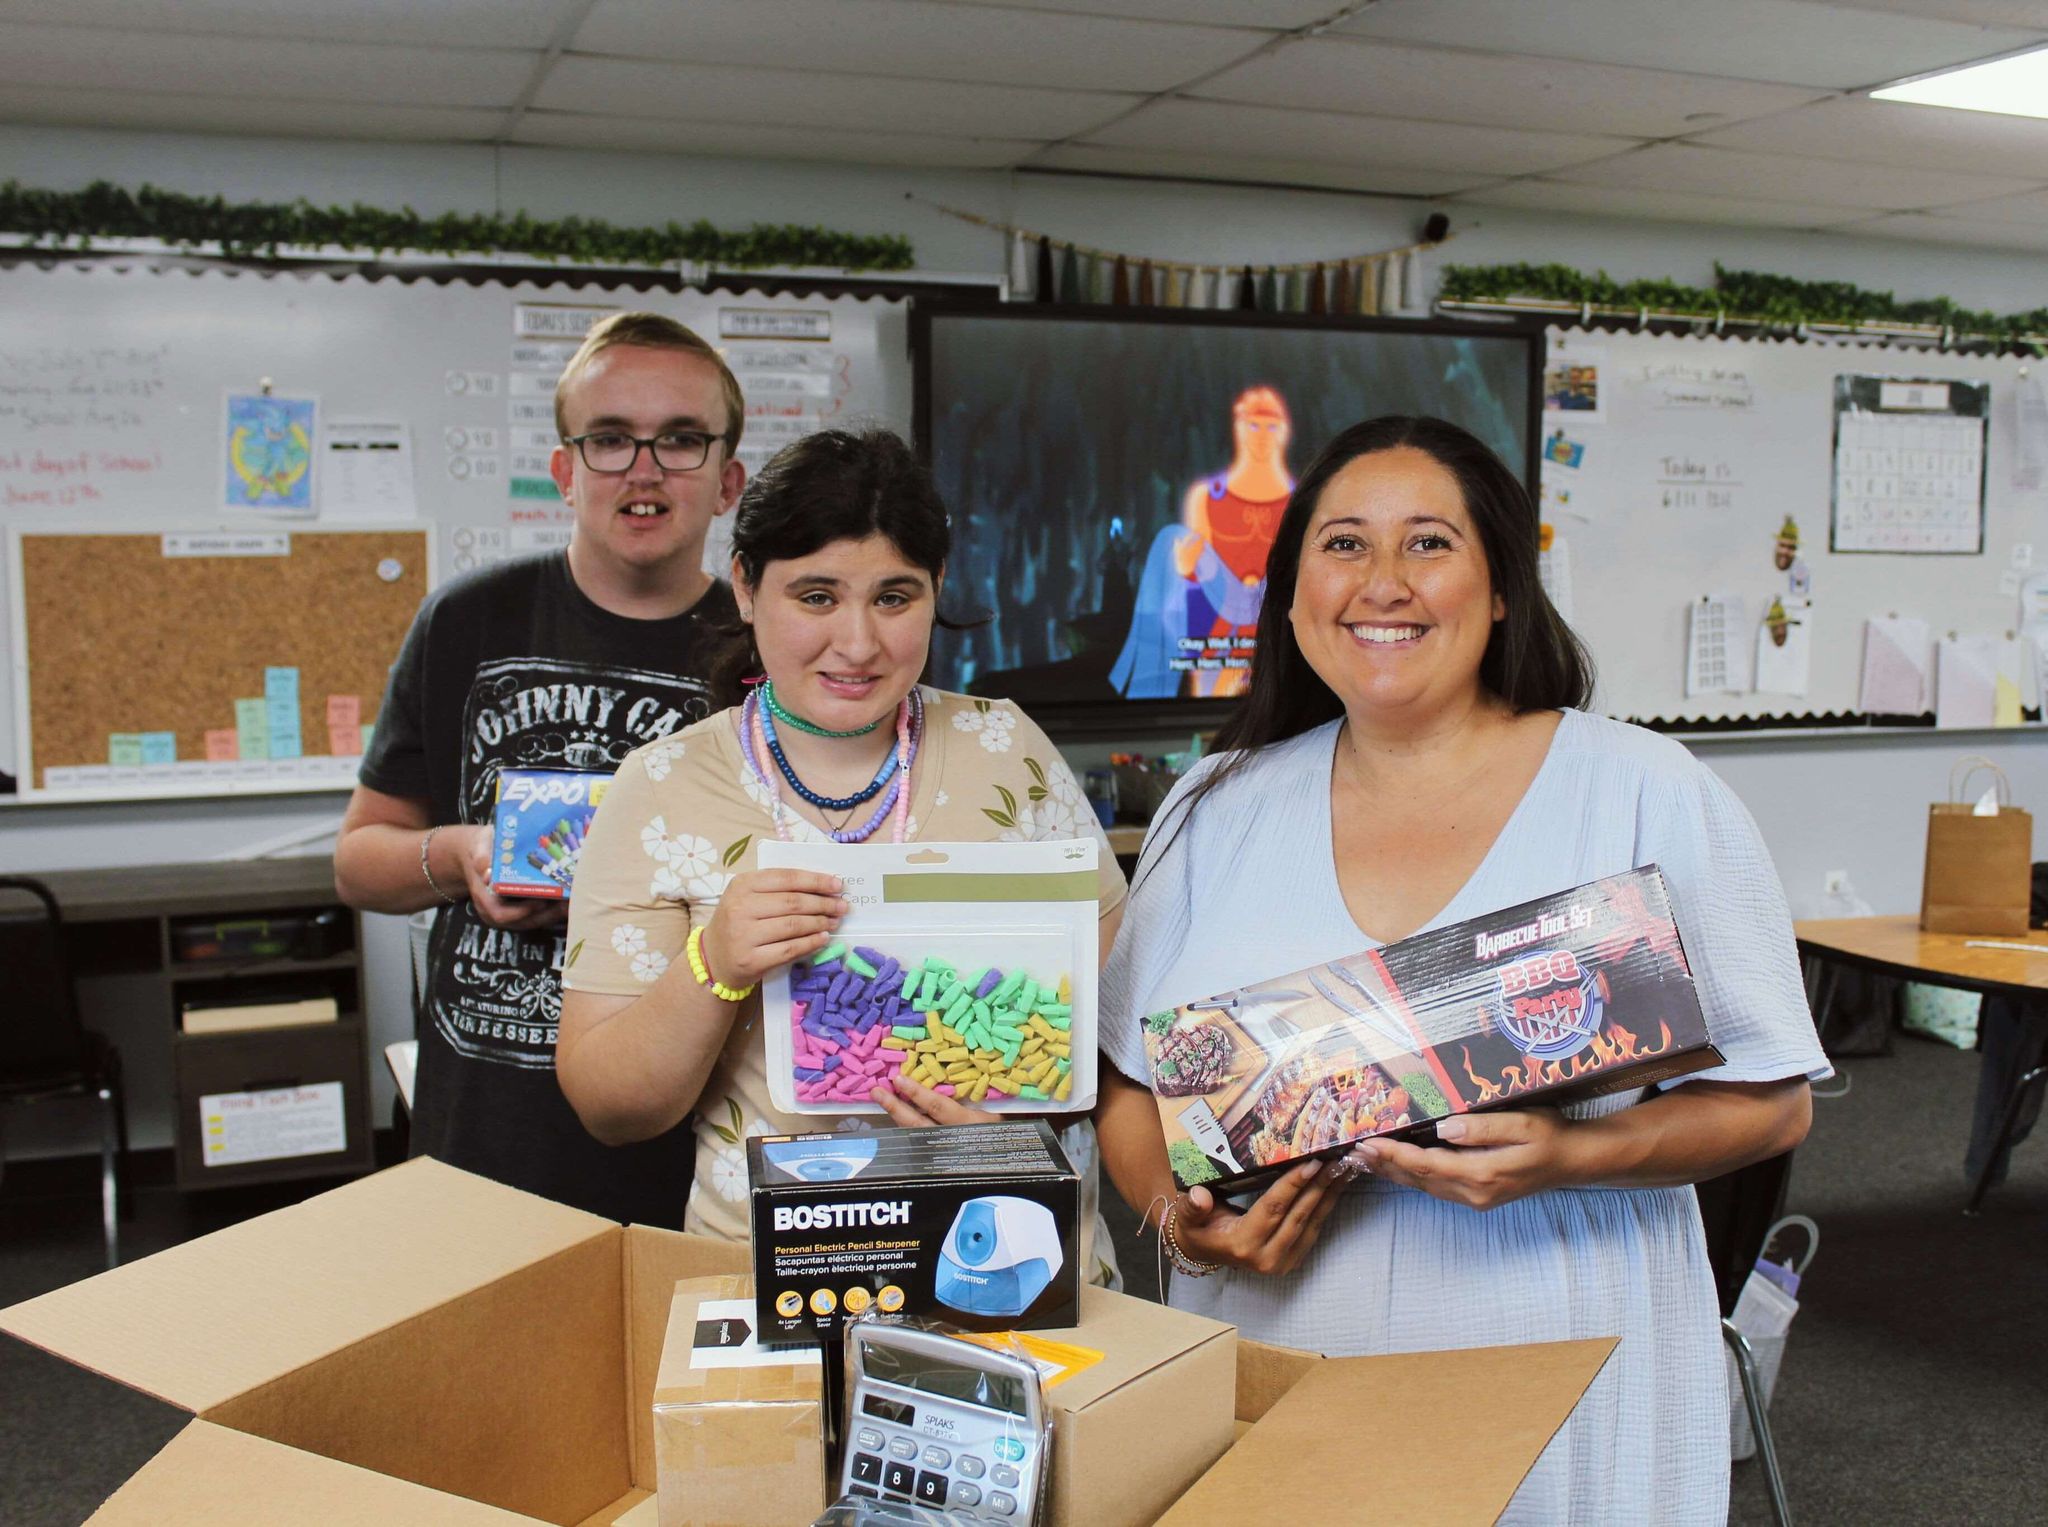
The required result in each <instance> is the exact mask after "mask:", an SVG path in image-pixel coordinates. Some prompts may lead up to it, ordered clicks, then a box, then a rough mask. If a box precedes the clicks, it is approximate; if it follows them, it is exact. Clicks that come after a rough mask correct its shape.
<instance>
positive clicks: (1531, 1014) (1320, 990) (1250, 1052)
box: [1144, 865, 1721, 1188]
mask: <svg viewBox="0 0 2048 1527" xmlns="http://www.w3.org/2000/svg"><path fill="white" fill-rule="evenodd" d="M1144 1023H1145V1051H1146V1057H1147V1060H1148V1061H1149V1063H1150V1066H1151V1071H1152V1090H1153V1093H1154V1096H1155V1097H1156V1099H1157V1101H1158V1104H1159V1115H1160V1122H1161V1123H1162V1124H1163V1125H1164V1127H1165V1131H1166V1151H1167V1156H1168V1159H1169V1160H1170V1161H1171V1163H1172V1165H1173V1175H1174V1180H1175V1182H1176V1183H1178V1184H1179V1186H1181V1187H1182V1188H1189V1187H1193V1186H1194V1185H1195V1184H1196V1183H1210V1184H1212V1185H1215V1186H1218V1187H1229V1186H1231V1185H1233V1184H1236V1183H1239V1182H1243V1181H1246V1180H1249V1179H1252V1178H1256V1177H1260V1176H1264V1175H1268V1174H1270V1173H1273V1172H1276V1171H1278V1170H1280V1169H1282V1168H1284V1167H1286V1166H1288V1165H1290V1164H1291V1163H1293V1162H1295V1161H1298V1160H1301V1159H1302V1158H1304V1157H1308V1156H1332V1155H1336V1154H1339V1153H1340V1152H1342V1151H1343V1150H1344V1149H1346V1148H1347V1147H1349V1146H1350V1145H1351V1144H1352V1143H1353V1142H1355V1141H1358V1140H1363V1139H1368V1138H1370V1137H1372V1136H1375V1135H1387V1136H1398V1137H1408V1138H1414V1139H1417V1140H1420V1141H1421V1142H1422V1143H1431V1142H1433V1140H1434V1138H1435V1130H1434V1125H1435V1122H1436V1121H1437V1120H1438V1119H1442V1118H1446V1117H1448V1116H1450V1115H1451V1114H1457V1113H1470V1112H1474V1111H1478V1110H1484V1109H1489V1108H1515V1107H1520V1106H1522V1105H1524V1104H1527V1103H1532V1102H1534V1103H1542V1104H1545V1105H1555V1104H1560V1103H1567V1102H1572V1101H1575V1100H1577V1099H1581V1098H1587V1097H1594V1096H1598V1095H1600V1094H1602V1093H1607V1092H1619V1091H1623V1090H1625V1089H1628V1088H1634V1087H1644V1086H1648V1085H1650V1084H1652V1083H1654V1082H1659V1081H1664V1080H1668V1079H1669V1078H1671V1077H1676V1076H1684V1075H1688V1074H1689V1073H1691V1072H1694V1071H1702V1070H1705V1069H1706V1068H1707V1067H1709V1066H1716V1065H1719V1064H1720V1063H1721V1056H1720V1053H1719V1052H1718V1051H1716V1050H1715V1049H1714V1047H1713V1044H1712V1043H1711V1041H1710V1039H1709V1036H1708V1034H1707V1027H1706V1021H1705V1019H1704V1017H1703V1016H1702V1014H1701V1012H1700V1004H1699V998H1698V995H1697V993H1696V992H1695V991H1694V989H1693V979H1692V971H1691V968H1690V967H1689V966H1688V965H1687V963H1686V958H1685V950H1684V948H1683V947H1682V946H1681V945H1680V943H1679V937H1678V927H1677V924H1676V923H1674V922H1673V921H1672V916H1671V901H1670V896H1669V893H1668V892H1667V891H1666V889H1665V885H1664V876H1663V874H1662V872H1661V871H1659V870H1658V869H1657V867H1656V866H1655V865H1650V866H1647V867H1645V868H1642V869H1637V870H1631V871H1630V872H1629V873H1627V874H1625V875H1614V876H1610V877H1608V878H1607V879H1605V880H1596V881H1593V882H1592V883H1591V884H1589V885H1582V886H1579V887H1577V888H1576V889H1574V890H1570V891H1564V892H1561V893H1559V894H1557V895H1555V896H1546V897H1543V898H1541V899H1539V900H1536V901H1531V902H1525V903H1523V904H1522V905H1521V906H1517V907H1505V908H1502V909H1501V910H1500V911H1497V912H1489V913H1487V914H1485V915H1484V916H1482V917H1475V918H1472V919H1470V920H1468V921H1466V922H1462V923H1457V924H1454V925H1452V926H1451V927H1448V928H1437V929H1432V930H1430V931H1428V932H1425V933H1418V934H1416V935H1415V936H1414V937H1412V938H1406V939H1402V940H1401V941H1400V942H1399V943H1394V944H1388V945H1386V946H1384V947H1383V948H1380V949H1376V950H1368V951H1366V952H1365V953H1362V954H1355V955H1348V956H1346V957H1345V958H1343V959H1339V960H1331V961H1329V962H1328V963H1326V964H1322V965H1316V966H1311V967H1310V968H1308V969H1306V970H1297V971H1294V972H1292V973H1290V974H1288V975H1284V976H1279V977H1276V978H1275V979H1273V980H1270V981H1262V982H1259V983H1257V984H1255V985H1251V986H1245V987H1240V988H1239V989H1237V990H1236V991H1231V992H1225V993H1223V994H1222V995H1220V996H1214V997H1208V998H1204V999H1203V1000H1201V1001H1198V1002H1189V1003H1186V1004H1185V1005H1183V1006H1181V1007H1178V1008H1174V1009H1172V1010H1170V1011H1167V1012H1160V1013H1154V1014H1152V1015H1151V1016H1149V1017H1147V1018H1146V1019H1145V1020H1144Z"/></svg>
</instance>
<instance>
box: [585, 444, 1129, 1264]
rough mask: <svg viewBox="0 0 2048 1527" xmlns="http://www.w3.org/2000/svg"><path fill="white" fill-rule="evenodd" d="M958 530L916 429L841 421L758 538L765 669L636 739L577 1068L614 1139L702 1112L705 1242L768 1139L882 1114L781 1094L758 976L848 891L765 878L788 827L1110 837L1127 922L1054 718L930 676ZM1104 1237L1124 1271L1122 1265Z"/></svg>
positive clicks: (737, 1233) (751, 622)
mask: <svg viewBox="0 0 2048 1527" xmlns="http://www.w3.org/2000/svg"><path fill="white" fill-rule="evenodd" d="M949 546H950V539H949V532H948V529H947V517H946V509H945V505H944V504H943V503H942V502H941V501H940V499H939V496H938V493H937V490H936V489H935V488H934V486H933V484H932V480H931V477H930V475H929V474H928V473H927V472H926V471H925V469H924V468H923V467H922V466H921V465H920V464H919V463H918V461H917V459H916V457H915V456H913V455H912V454H911V451H910V448H909V447H908V446H907V445H905V444H904V443H903V441H902V440H900V439H899V438H897V437H896V436H895V435H892V434H890V433H888V432H886V431H882V430H875V431H869V432H866V433H860V434H855V433H848V432H845V431H839V430H828V431H825V432H822V433H819V434H815V435H811V436H808V437H806V438H805V439H803V440H801V441H799V442H797V443H796V444H794V445H792V446H790V447H789V448H788V449H787V450H785V451H783V452H782V453H781V454H780V455H778V456H776V457H775V459H774V460H773V461H771V462H769V463H768V464H767V466H765V467H763V468H762V470H761V472H760V474H759V475H758V476H757V477H756V478H755V479H754V480H753V482H752V483H750V484H749V485H748V487H747V490H746V493H745V495H744V496H743V497H742V498H741V500H740V504H739V508H738V510H737V521H736V523H735V526H734V529H733V594H734V597H735V600H736V602H737V604H738V607H739V612H740V619H741V621H742V622H743V625H742V627H741V629H740V630H739V632H737V633H735V643H734V646H735V652H734V657H733V660H732V661H731V663H730V664H728V665H727V670H726V671H727V673H728V675H729V676H730V677H731V678H732V679H734V680H736V679H737V678H738V677H739V676H740V675H745V676H747V677H749V678H751V679H753V680H755V682H754V683H752V684H751V685H748V686H741V685H739V684H738V683H737V682H734V683H733V686H732V692H731V693H730V694H729V695H728V699H731V698H734V697H735V696H736V695H738V693H739V692H740V691H741V689H742V688H744V689H745V691H746V692H745V696H744V699H742V700H740V702H739V703H737V704H733V705H731V706H730V708H728V709H726V710H724V711H720V712H717V713H715V714H713V715H712V716H710V717H708V718H706V719H705V720H703V721H700V722H698V723H697V724H696V725H695V726H691V727H687V728H685V729H684V730H682V731H679V732H677V733H675V734H674V735H673V736H670V737H667V738H664V739H662V740H660V741H657V742H653V743H650V744H648V745H647V746H645V747H642V748H640V749H638V750H637V751H636V752H634V753H632V754H631V755H630V756H628V757H627V759H626V761H625V763H624V764H623V765H622V766H621V767H620V769H619V772H618V774H617V775H616V777H615V778H614V779H613V781H612V784H611V787H610V789H609V791H608V792H607V794H606V796H605V798H604V802H603V804H602V805H601V806H600V807H599V809H598V813H597V816H596V818H595V820H594V821H593V822H592V824H591V828H590V832H589V836H588V837H587V838H586V839H585V841H584V844H583V848H582V852H581V855H580V858H579V862H578V865H577V870H576V879H575V886H574V893H573V895H572V897H571V900H570V908H569V932H568V941H567V945H566V948H567V951H568V952H567V954H566V955H565V957H564V961H563V970H562V987H563V992H562V1017H561V1027H560V1037H559V1040H558V1042H557V1045H556V1051H555V1065H556V1072H557V1074H558V1076H559V1077H560V1079H561V1084H562V1090H563V1092H564V1093H566V1094H567V1095H568V1098H569V1101H570V1103H571V1104H572V1105H574V1107H575V1109H576V1111H577V1113H578V1114H579V1115H580V1116H581V1117H582V1119H583V1122H584V1125H585V1126H586V1127H587V1128H588V1129H589V1130H590V1132H591V1133H592V1134H594V1135H596V1136H597V1137H598V1138H599V1139H600V1140H604V1141H607V1142H609V1143H613V1144H617V1143H621V1142H624V1141H630V1140H639V1139H644V1138H646V1137H648V1136H650V1135H655V1134H659V1133H661V1132H662V1131H664V1130H667V1129H670V1128H672V1127H674V1126H675V1125H676V1124H677V1123H678V1122H679V1121H681V1120H682V1119H683V1118H684V1117H686V1116H689V1115H692V1114H694V1116H695V1128H696V1131H697V1141H698V1147H697V1171H696V1180H695V1185H694V1188H692V1186H691V1185H690V1184H688V1183H681V1182H679V1183H677V1184H676V1191H677V1193H679V1194H680V1193H683V1192H685V1191H688V1192H689V1193H690V1202H689V1209H688V1212H687V1214H686V1216H685V1221H684V1223H685V1228H687V1229H690V1230H694V1231H697V1232H698V1233H700V1234H707V1235H714V1236H718V1237H721V1238H723V1239H727V1240H744V1239H745V1238H746V1235H747V1214H746V1164H745V1144H744V1142H745V1139H746V1137H747V1136H749V1135H758V1134H782V1133H796V1132H802V1131H807V1130H816V1129H821V1128H822V1129H830V1128H833V1127H834V1125H835V1122H838V1123H840V1124H841V1127H848V1126H850V1127H856V1128H857V1127H861V1126H860V1121H859V1120H858V1119H852V1120H848V1121H835V1120H833V1119H832V1118H830V1117H829V1116H818V1115H809V1116H797V1115H791V1114H784V1113H781V1112H780V1111H778V1110H777V1109H776V1108H775V1107H774V1105H773V1103H772V1102H771V1101H770V1098H769V1093H768V1078H767V1054H766V1046H765V1042H764V1039H763V1036H762V1034H761V1028H760V1017H761V1003H760V999H759V997H758V996H756V995H754V988H755V986H756V984H757V983H758V982H759V981H760V980H761V978H762V977H763V976H765V975H766V974H767V973H768V972H769V971H771V970H773V969H775V968H776V967H778V966H781V965H784V964H787V963H788V962H789V961H791V960H794V959H800V958H802V957H803V956H805V955H808V954H811V953H814V952H815V951H817V950H818V949H820V948H822V947H824V946H825V945H826V944H827V943H829V942H830V941H831V939H832V937H833V932H832V930H833V928H834V927H835V926H836V925H837V924H838V922H839V919H840V918H841V917H842V916H843V915H844V914H845V912H846V903H845V901H844V900H843V899H842V898H841V896H840V891H841V886H840V883H839V881H838V879H837V878H836V877H834V876H831V875H824V874H817V873H813V872H809V871H802V870H762V869H757V868H756V867H755V862H756V845H758V844H759V843H760V842H761V841H762V840H763V839H765V838H769V837H781V838H787V839H793V840H797V841H804V842H817V841H821V840H826V839H829V840H831V841H834V842H840V843H860V842H865V841H868V840H870V839H872V840H874V841H878V842H887V841H890V840H892V839H893V840H894V841H896V842H899V843H900V842H907V841H914V840H917V839H930V840H934V841H942V842H943V841H952V842H963V841H984V840H988V839H992V838H999V839H1019V840H1033V841H1038V840H1046V839H1062V838H1078V837H1083V836H1088V837H1093V838H1095V839H1096V840H1097V841H1098V844H1099V852H1100V859H1099V865H1100V870H1099V882H1100V883H1099V892H1100V902H1101V913H1100V916H1101V942H1102V947H1103V948H1104V949H1105V950H1106V949H1108V948H1109V946H1110V942H1111V940H1112V939H1113V937H1114V935H1115V931H1116V924H1117V920H1118V918H1119V916H1120V914H1121V911H1122V905H1123V897H1124V881H1123V876H1122V874H1121V873H1120V872H1119V870H1118V869H1117V866H1116V858H1115V855H1113V854H1112V853H1111V852H1110V849H1109V845H1108V843H1107V842H1106V841H1105V840H1103V839H1102V830H1101V828H1100V827H1099V826H1098V825H1097V823H1096V821H1095V817H1094V814H1093V812H1091V811H1090V810H1089V809H1088V807H1087V804H1086V802H1085V800H1084V799H1083V797H1082V794H1081V790H1080V787H1079V785H1078V784H1076V783H1075V780H1074V777H1073V775H1072V773H1071V772H1070V771H1069V770H1068V768H1067V766H1066V764H1065V762H1064V761H1063V760H1062V759H1061V757H1060V755H1059V753H1058V752H1057V751H1055V750H1054V748H1053V746H1052V744H1051V743H1049V742H1048V741H1047V740H1046V738H1045V735H1044V734H1043V733H1042V732H1040V731H1039V729H1038V728H1037V727H1036V726H1034V725H1033V724H1032V723H1031V721H1030V720H1029V719H1028V718H1027V717H1025V716H1024V715H1023V714H1021V713H1020V712H1019V711H1018V710H1017V709H1016V708H1015V707H1014V706H1013V705H1011V704H1009V703H1008V702H1007V701H988V700H976V699H973V698H971V697H969V696H966V695H956V694H948V693H946V692H944V691H942V690H937V689H933V688H930V687H929V686H926V685H923V684H920V683H919V682H918V680H919V678H920V676H921V675H922V674H923V672H924V668H925V661H926V657H927V655H928V652H929V648H930V644H931V633H932V627H933V626H934V625H935V624H937V623H938V622H939V621H940V620H941V617H940V615H939V613H938V612H939V600H940V594H941V590H942V587H943V584H944V579H945V568H946V556H947V552H948V549H949ZM1124 1091H1125V1092H1127V1093H1136V1089H1133V1088H1130V1087H1129V1086H1128V1084H1125V1086H1124ZM873 1100H874V1101H875V1102H877V1103H879V1104H880V1105H882V1107H883V1108H884V1109H885V1111H886V1112H887V1114H888V1115H889V1118H890V1119H891V1120H892V1121H893V1122H896V1123H899V1124H924V1123H941V1124H945V1123H959V1122H967V1121H970V1120H975V1119H982V1118H988V1117H990V1115H988V1114H986V1113H982V1112H980V1111H977V1110H973V1109H969V1108H966V1107H964V1106H962V1105H959V1104H956V1103H954V1102H953V1101H952V1100H951V1099H950V1098H947V1097H944V1096H941V1095H940V1094H938V1093H935V1092H931V1091H929V1090H927V1089H925V1088H921V1087H919V1086H917V1085H916V1083H914V1082H911V1081H908V1080H900V1081H899V1082H898V1083H897V1084H896V1090H895V1091H893V1092H892V1091H890V1090H889V1089H887V1088H878V1089H877V1090H876V1093H875V1094H874V1098H873ZM1137 1100H1138V1103H1139V1105H1140V1106H1141V1107H1149V1106H1150V1102H1149V1100H1148V1099H1145V1098H1144V1097H1143V1095H1142V1094H1137ZM1063 1138H1064V1140H1065V1142H1066V1144H1067V1146H1068V1151H1069V1154H1070V1155H1072V1156H1075V1157H1077V1158H1078V1159H1077V1160H1076V1163H1075V1164H1076V1165H1077V1166H1079V1167H1081V1168H1082V1170H1083V1171H1084V1173H1085V1179H1084V1180H1085V1182H1086V1184H1087V1186H1086V1187H1085V1188H1084V1191H1083V1196H1084V1200H1085V1203H1086V1208H1087V1212H1086V1213H1084V1216H1083V1223H1084V1225H1087V1226H1091V1227H1092V1225H1093V1223H1094V1220H1095V1215H1094V1213H1093V1204H1094V1183H1095V1180H1096V1174H1095V1173H1094V1171H1093V1165H1092V1164H1093V1158H1094V1142H1093V1136H1092V1133H1091V1132H1090V1131H1089V1130H1088V1126H1087V1125H1086V1123H1085V1122H1083V1123H1082V1124H1080V1125H1079V1126H1077V1127H1074V1128H1070V1129H1068V1130H1067V1131H1065V1132H1064V1137H1063ZM1095 1242H1096V1244H1095V1250H1094V1253H1093V1258H1094V1260H1093V1261H1092V1262H1091V1263H1090V1264H1089V1270H1090V1272H1091V1273H1092V1274H1093V1275H1094V1276H1095V1277H1096V1278H1097V1280H1098V1281H1100V1280H1101V1279H1102V1278H1103V1277H1104V1276H1106V1275H1110V1274H1111V1273H1112V1272H1113V1267H1114V1263H1113V1259H1112V1258H1111V1255H1110V1252H1109V1247H1108V1241H1107V1238H1106V1237H1102V1236H1097V1237H1095Z"/></svg>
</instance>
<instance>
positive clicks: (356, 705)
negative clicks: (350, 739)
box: [327, 695, 363, 727]
mask: <svg viewBox="0 0 2048 1527" xmlns="http://www.w3.org/2000/svg"><path fill="white" fill-rule="evenodd" d="M362 719H363V697H362V696H361V695H329V696H328V697H327V724H328V725H329V726H330V727H335V726H358V725H360V724H361V723H362Z"/></svg>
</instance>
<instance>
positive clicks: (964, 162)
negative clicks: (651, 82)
mask: <svg viewBox="0 0 2048 1527" xmlns="http://www.w3.org/2000/svg"><path fill="white" fill-rule="evenodd" d="M511 141H513V142H515V143H531V144H546V145H550V146H553V147H561V148H593V149H604V150H608V151H611V152H620V153H623V152H634V153H656V154H690V155H700V154H721V155H725V154H729V155H733V156H735V157H738V158H751V159H825V160H832V161H835V162H847V161H852V162H855V163H862V164H922V165H945V166H950V167H954V168H961V169H1002V168H1006V167H1007V166H1010V165H1013V164H1015V163H1016V162H1017V161H1018V160H1019V159H1021V158H1023V157H1024V156H1025V155H1026V154H1028V153H1030V152H1031V151H1032V150H1033V149H1035V148H1037V147H1038V146H1039V145H1038V143H1037V142H1035V141H1013V140H1007V139H996V138H971V137H967V136H965V135H962V134H946V135H944V136H925V135H918V134H914V133H870V132H831V133H820V132H817V131H814V130H812V129H810V128H804V127H739V126H735V125H734V124H732V123H730V122H708V123H707V122H671V121H651V120H649V119H648V118H646V117H598V116H581V115H577V114H574V113H568V112H555V111H529V112H527V113H526V114H525V115H524V116H523V117H521V118H520V120H519V125H518V126H517V128H515V129H514V131H513V134H512V140H511Z"/></svg>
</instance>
